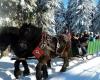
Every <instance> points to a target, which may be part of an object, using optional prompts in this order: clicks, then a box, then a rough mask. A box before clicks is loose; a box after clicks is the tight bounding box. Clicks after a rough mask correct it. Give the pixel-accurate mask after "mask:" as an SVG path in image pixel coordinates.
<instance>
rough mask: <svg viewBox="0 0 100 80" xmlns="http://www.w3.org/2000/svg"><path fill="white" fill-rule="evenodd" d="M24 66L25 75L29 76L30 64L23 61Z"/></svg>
mask: <svg viewBox="0 0 100 80" xmlns="http://www.w3.org/2000/svg"><path fill="white" fill-rule="evenodd" d="M21 62H22V64H23V67H24V72H23V75H24V76H25V75H29V73H30V71H29V68H28V64H27V62H26V60H21Z"/></svg>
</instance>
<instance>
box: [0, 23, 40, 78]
mask: <svg viewBox="0 0 100 80" xmlns="http://www.w3.org/2000/svg"><path fill="white" fill-rule="evenodd" d="M41 33H42V28H38V27H36V26H34V25H32V24H26V23H25V24H23V25H22V26H21V28H15V27H2V28H0V50H1V56H2V55H3V53H2V52H3V51H4V50H5V49H6V48H7V47H8V45H10V46H11V49H12V50H13V51H14V54H15V55H16V57H17V59H16V61H15V63H14V67H15V70H14V75H15V77H16V78H18V75H20V68H19V65H20V63H21V62H22V64H23V67H24V72H23V74H24V75H28V74H29V68H28V64H27V62H26V59H27V58H28V57H32V56H33V55H32V51H33V50H34V49H35V48H36V47H37V46H38V45H39V43H40V41H41V36H42V35H41Z"/></svg>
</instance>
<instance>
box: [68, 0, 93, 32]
mask: <svg viewBox="0 0 100 80" xmlns="http://www.w3.org/2000/svg"><path fill="white" fill-rule="evenodd" d="M94 8H95V6H94V3H93V0H69V5H68V10H67V13H66V19H67V23H68V24H69V26H70V28H71V29H72V30H73V31H75V32H81V31H84V30H88V31H89V29H90V27H91V25H92V19H93V14H94Z"/></svg>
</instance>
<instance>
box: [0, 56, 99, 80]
mask: <svg viewBox="0 0 100 80" xmlns="http://www.w3.org/2000/svg"><path fill="white" fill-rule="evenodd" d="M88 58H89V60H86V59H85V60H82V59H81V58H75V59H74V60H71V61H70V64H69V67H68V70H67V71H66V72H59V71H60V69H61V66H62V63H63V62H62V59H60V58H55V59H52V68H51V69H48V74H49V78H48V79H47V80H100V56H97V55H95V56H88ZM14 62H15V60H11V57H3V58H1V59H0V80H13V79H15V77H14V75H13V71H14ZM27 62H28V64H29V69H30V73H31V74H30V75H29V76H25V77H24V76H22V75H21V77H20V79H19V80H36V78H35V66H36V64H37V60H27ZM20 68H21V70H23V66H22V65H21V66H20Z"/></svg>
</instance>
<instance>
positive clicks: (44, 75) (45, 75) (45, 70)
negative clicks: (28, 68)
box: [42, 64, 48, 80]
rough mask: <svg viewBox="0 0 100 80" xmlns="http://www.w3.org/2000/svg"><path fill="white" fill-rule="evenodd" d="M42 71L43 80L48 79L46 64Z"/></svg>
mask: <svg viewBox="0 0 100 80" xmlns="http://www.w3.org/2000/svg"><path fill="white" fill-rule="evenodd" d="M42 71H43V78H44V80H45V79H47V78H48V71H47V65H46V64H43V66H42Z"/></svg>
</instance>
